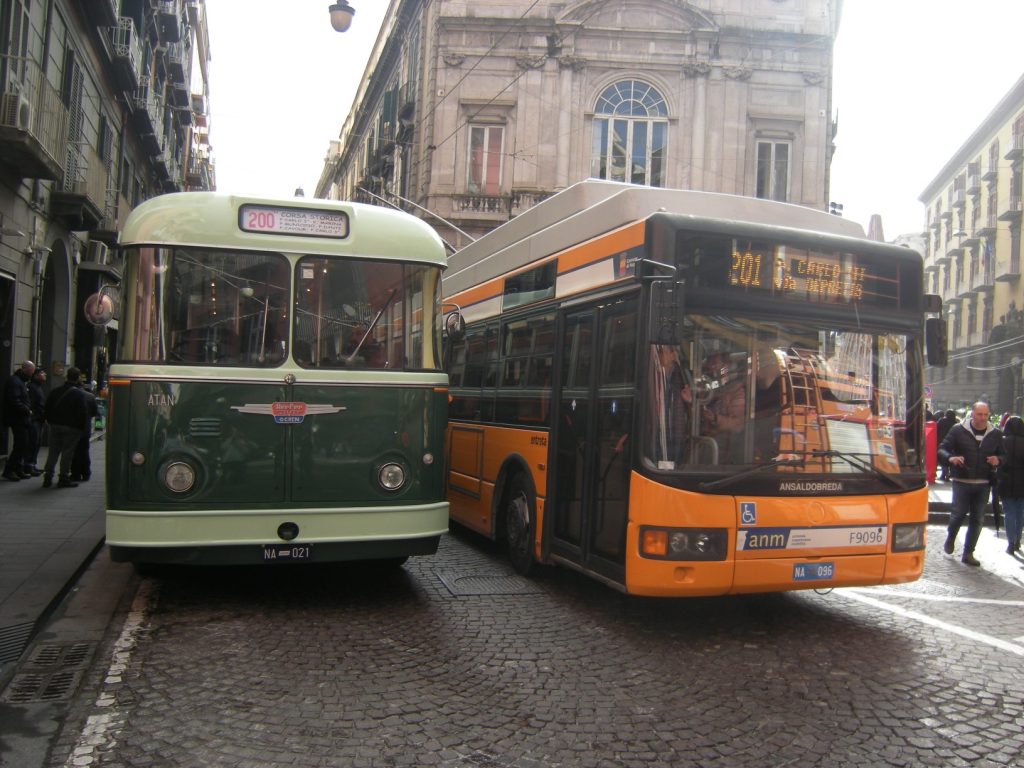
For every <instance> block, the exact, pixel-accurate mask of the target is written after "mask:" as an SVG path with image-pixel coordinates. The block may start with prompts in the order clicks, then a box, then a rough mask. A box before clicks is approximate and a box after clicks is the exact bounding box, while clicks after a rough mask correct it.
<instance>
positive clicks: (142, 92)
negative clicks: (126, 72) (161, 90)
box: [132, 82, 164, 154]
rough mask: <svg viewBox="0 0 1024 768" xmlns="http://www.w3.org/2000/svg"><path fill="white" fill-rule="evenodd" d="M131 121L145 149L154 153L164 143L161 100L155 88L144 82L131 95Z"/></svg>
mask: <svg viewBox="0 0 1024 768" xmlns="http://www.w3.org/2000/svg"><path fill="white" fill-rule="evenodd" d="M132 107H133V109H132V122H133V123H134V125H135V130H137V131H138V132H139V135H140V136H141V137H142V139H143V144H145V146H146V149H147V151H149V152H150V153H151V154H156V153H157V152H159V151H160V149H161V148H162V147H163V143H164V107H163V100H162V99H161V98H160V96H159V95H158V94H157V93H156V91H155V89H154V88H153V87H152V86H151V85H150V84H149V83H148V82H144V83H143V84H142V85H140V86H139V87H138V88H136V89H135V91H134V95H133V97H132Z"/></svg>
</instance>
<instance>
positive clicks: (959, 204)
mask: <svg viewBox="0 0 1024 768" xmlns="http://www.w3.org/2000/svg"><path fill="white" fill-rule="evenodd" d="M949 204H950V206H952V207H953V208H963V207H964V206H965V205H967V196H966V195H965V194H964V193H963V190H960V189H958V190H956V191H955V192H954V193H953V194H952V195H950V200H949Z"/></svg>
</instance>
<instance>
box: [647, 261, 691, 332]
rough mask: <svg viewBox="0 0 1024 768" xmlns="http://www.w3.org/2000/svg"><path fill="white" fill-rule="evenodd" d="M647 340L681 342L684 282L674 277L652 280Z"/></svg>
mask: <svg viewBox="0 0 1024 768" xmlns="http://www.w3.org/2000/svg"><path fill="white" fill-rule="evenodd" d="M650 286H651V290H650V297H651V298H650V308H649V311H648V314H647V340H648V341H649V342H650V343H651V344H679V339H680V335H681V334H682V331H683V284H682V283H681V282H677V281H676V280H675V279H674V278H664V277H663V278H658V279H655V280H652V281H651V282H650Z"/></svg>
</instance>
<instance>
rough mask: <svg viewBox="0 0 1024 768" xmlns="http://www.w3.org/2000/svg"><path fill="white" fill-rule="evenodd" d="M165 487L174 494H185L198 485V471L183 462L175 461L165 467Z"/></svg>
mask: <svg viewBox="0 0 1024 768" xmlns="http://www.w3.org/2000/svg"><path fill="white" fill-rule="evenodd" d="M162 479H163V481H164V485H165V486H166V487H167V489H168V490H170V491H173V492H174V493H185V491H190V490H192V486H193V485H195V484H196V471H195V470H194V469H193V468H192V467H191V466H190V465H188V464H186V463H185V462H183V461H173V462H171V463H170V464H168V465H167V466H166V467H164V471H163V478H162Z"/></svg>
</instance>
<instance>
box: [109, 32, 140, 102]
mask: <svg viewBox="0 0 1024 768" xmlns="http://www.w3.org/2000/svg"><path fill="white" fill-rule="evenodd" d="M110 44H111V54H112V55H113V57H114V62H115V63H116V64H117V65H118V69H117V76H118V80H119V83H118V84H119V85H120V86H121V87H122V88H123V89H124V90H133V89H134V88H137V87H138V86H139V84H140V80H141V78H142V41H141V40H139V34H138V32H136V31H135V20H134V19H132V18H131V17H130V16H121V17H120V18H119V19H118V20H117V25H116V26H113V27H111V28H110Z"/></svg>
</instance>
